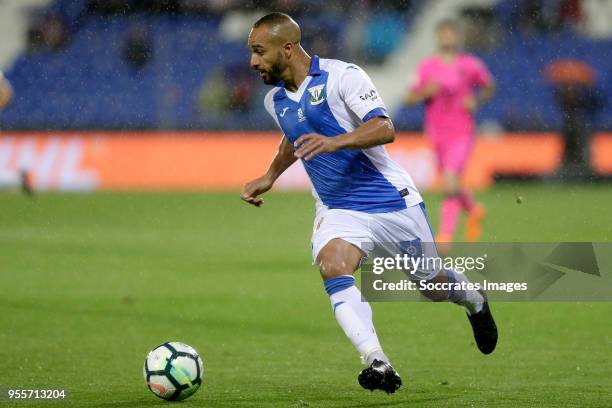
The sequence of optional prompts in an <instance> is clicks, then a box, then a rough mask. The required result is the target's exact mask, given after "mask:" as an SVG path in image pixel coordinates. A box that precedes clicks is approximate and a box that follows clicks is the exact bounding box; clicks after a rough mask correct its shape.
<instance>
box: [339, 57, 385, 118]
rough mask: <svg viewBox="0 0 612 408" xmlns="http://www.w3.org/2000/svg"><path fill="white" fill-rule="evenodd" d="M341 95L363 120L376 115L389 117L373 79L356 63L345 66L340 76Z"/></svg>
mask: <svg viewBox="0 0 612 408" xmlns="http://www.w3.org/2000/svg"><path fill="white" fill-rule="evenodd" d="M339 95H340V97H341V98H342V100H343V101H344V103H345V104H346V106H348V108H349V109H350V110H351V111H352V112H353V113H354V114H355V115H357V116H358V117H359V118H360V119H361V120H362V121H363V122H367V121H368V120H370V119H372V118H376V117H385V118H388V117H389V114H388V113H387V108H386V107H385V104H384V103H383V101H382V98H381V97H380V95H379V94H378V91H377V90H376V87H375V86H374V84H373V83H372V80H371V79H370V77H369V76H368V74H366V73H365V72H364V71H363V70H362V69H361V68H359V67H357V66H356V65H348V66H347V67H346V68H344V71H343V72H342V74H341V76H340V86H339Z"/></svg>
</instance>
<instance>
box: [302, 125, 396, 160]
mask: <svg viewBox="0 0 612 408" xmlns="http://www.w3.org/2000/svg"><path fill="white" fill-rule="evenodd" d="M394 140H395V128H394V127H393V122H391V119H389V118H387V117H375V118H372V119H370V120H368V121H367V122H365V123H364V124H362V125H361V126H359V127H358V128H357V129H355V130H354V131H353V132H350V133H345V134H342V135H338V136H336V137H326V136H321V135H317V134H315V133H310V134H307V135H302V136H300V137H299V138H298V139H297V140H296V141H295V146H299V147H298V148H297V150H296V151H295V157H299V158H303V159H304V160H310V159H312V158H314V157H315V156H316V155H318V154H321V153H333V152H335V151H337V150H341V149H366V148H368V147H373V146H378V145H382V144H386V143H391V142H393V141H394Z"/></svg>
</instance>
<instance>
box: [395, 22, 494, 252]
mask: <svg viewBox="0 0 612 408" xmlns="http://www.w3.org/2000/svg"><path fill="white" fill-rule="evenodd" d="M436 34H437V42H438V53H437V55H435V56H432V57H429V58H426V59H425V60H423V61H422V62H421V63H420V64H419V67H418V69H417V77H416V81H415V83H414V85H413V86H412V88H411V90H410V93H409V95H408V96H407V97H406V101H405V102H406V103H407V104H408V105H415V104H418V103H421V102H424V103H425V134H426V136H427V138H428V139H429V141H430V142H431V143H432V144H433V147H434V149H435V152H436V156H437V158H438V166H439V168H440V170H441V172H442V177H443V182H444V195H445V197H444V201H443V203H442V209H441V222H440V229H439V232H438V234H437V236H436V241H439V242H451V241H452V239H453V234H454V232H455V227H456V225H457V220H458V218H459V215H460V213H461V211H462V210H463V211H464V212H465V213H466V214H467V216H468V218H467V225H466V227H467V228H466V238H467V240H468V241H476V240H478V238H479V237H480V233H481V222H482V220H483V218H484V216H485V212H486V211H485V208H484V206H482V205H480V204H478V203H476V202H475V201H474V199H473V197H472V194H471V192H469V191H467V190H466V189H465V188H462V187H461V184H460V183H461V173H462V171H463V169H464V167H465V164H466V163H467V161H468V159H469V156H470V152H471V150H472V145H473V142H474V137H475V123H474V111H475V110H476V108H477V107H478V106H479V105H481V104H482V103H484V102H486V101H487V100H488V99H489V98H491V96H492V95H493V92H494V90H495V84H494V82H493V79H492V78H491V74H490V73H489V71H488V70H487V68H486V67H485V66H484V64H483V63H482V61H480V60H479V59H478V58H476V57H475V56H473V55H470V54H466V53H462V52H461V50H460V46H461V35H460V31H459V27H458V26H457V24H456V23H455V22H454V21H452V20H444V21H442V22H440V23H439V24H438V26H437V30H436Z"/></svg>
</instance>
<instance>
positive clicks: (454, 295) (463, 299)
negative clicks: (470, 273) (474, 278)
mask: <svg viewBox="0 0 612 408" xmlns="http://www.w3.org/2000/svg"><path fill="white" fill-rule="evenodd" d="M446 274H447V275H448V280H449V281H450V282H457V283H461V282H465V283H466V284H467V283H469V282H470V281H469V280H468V278H467V276H465V274H464V273H459V272H456V271H454V270H452V269H446ZM448 299H449V300H450V301H451V302H453V303H457V304H458V305H462V306H463V307H465V309H466V310H467V312H468V313H469V314H473V313H478V312H480V311H481V310H482V306H483V305H484V301H485V299H484V297H483V296H482V295H481V294H480V292H478V291H477V290H473V289H472V290H467V289H466V290H451V292H450V293H449V295H448Z"/></svg>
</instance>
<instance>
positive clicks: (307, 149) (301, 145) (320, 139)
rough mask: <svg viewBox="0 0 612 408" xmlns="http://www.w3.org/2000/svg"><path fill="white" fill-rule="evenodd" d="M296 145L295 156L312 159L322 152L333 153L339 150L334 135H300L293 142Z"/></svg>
mask: <svg viewBox="0 0 612 408" xmlns="http://www.w3.org/2000/svg"><path fill="white" fill-rule="evenodd" d="M293 145H294V146H295V147H296V150H295V157H297V158H300V159H304V160H310V159H312V158H314V157H315V156H317V155H319V154H321V153H333V152H335V151H336V150H338V145H337V143H336V140H335V138H334V137H327V136H321V135H318V134H316V133H309V134H307V135H302V136H300V137H299V138H298V139H297V140H296V141H295V143H294V144H293Z"/></svg>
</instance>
